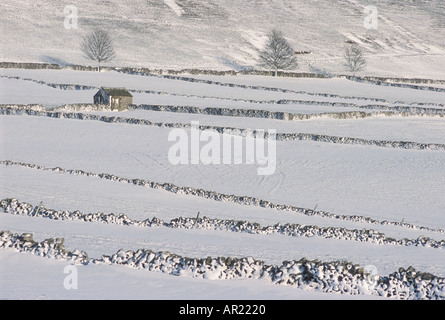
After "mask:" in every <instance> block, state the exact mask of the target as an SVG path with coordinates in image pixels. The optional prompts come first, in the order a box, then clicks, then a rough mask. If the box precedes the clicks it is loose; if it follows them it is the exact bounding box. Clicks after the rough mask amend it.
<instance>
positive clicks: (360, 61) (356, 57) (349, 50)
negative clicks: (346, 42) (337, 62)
mask: <svg viewBox="0 0 445 320" xmlns="http://www.w3.org/2000/svg"><path fill="white" fill-rule="evenodd" d="M344 58H345V67H346V68H347V69H348V70H349V71H351V72H353V73H354V74H355V72H357V71H360V70H363V68H364V67H365V66H366V60H365V57H364V56H363V52H362V49H361V48H360V47H359V46H358V45H357V44H352V45H350V46H348V47H346V50H345V55H344Z"/></svg>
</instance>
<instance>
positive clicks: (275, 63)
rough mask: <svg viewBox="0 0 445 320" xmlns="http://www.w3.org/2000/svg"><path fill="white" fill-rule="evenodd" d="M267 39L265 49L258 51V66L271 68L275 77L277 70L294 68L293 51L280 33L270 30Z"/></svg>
mask: <svg viewBox="0 0 445 320" xmlns="http://www.w3.org/2000/svg"><path fill="white" fill-rule="evenodd" d="M268 37H269V38H268V40H267V43H266V46H265V48H264V49H263V50H262V51H260V60H261V63H260V66H262V67H266V68H272V69H273V70H274V71H275V76H277V75H278V70H289V69H293V68H295V67H296V66H297V65H298V64H297V58H296V57H295V51H294V49H293V48H292V46H291V45H290V44H289V42H288V41H287V40H286V39H285V38H284V36H283V34H282V32H281V31H278V30H272V31H271V32H270V33H269V35H268Z"/></svg>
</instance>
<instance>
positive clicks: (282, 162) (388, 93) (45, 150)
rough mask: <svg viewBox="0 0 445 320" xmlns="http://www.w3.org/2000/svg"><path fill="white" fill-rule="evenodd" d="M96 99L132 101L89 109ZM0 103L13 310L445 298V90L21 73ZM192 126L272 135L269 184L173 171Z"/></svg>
mask: <svg viewBox="0 0 445 320" xmlns="http://www.w3.org/2000/svg"><path fill="white" fill-rule="evenodd" d="M101 86H112V87H126V88H127V89H129V90H130V91H131V92H132V94H133V96H134V99H133V103H134V105H133V106H132V107H131V108H130V109H129V110H127V111H124V112H111V111H107V110H97V109H95V108H94V107H93V106H92V105H91V103H92V97H93V95H94V94H95V93H96V92H97V90H98V88H100V87H101ZM430 86H433V87H436V88H442V87H441V86H440V85H437V86H435V85H430ZM0 90H1V91H0V104H1V106H0V137H1V139H0V146H1V147H0V154H1V157H0V179H1V180H0V181H1V183H0V200H1V199H3V201H2V202H1V203H0V207H1V209H0V211H1V213H0V230H3V231H7V230H8V231H10V232H11V233H5V232H3V233H2V234H1V235H0V241H1V242H0V247H2V248H1V250H0V255H1V259H0V261H1V263H0V288H1V290H0V298H2V299H24V298H31V299H78V298H86V299H98V298H99V299H102V298H106V299H120V298H124V299H127V298H130V299H382V298H387V299H394V298H395V299H404V298H408V299H444V298H445V280H444V278H445V253H444V252H445V251H444V250H445V198H444V196H443V194H444V191H445V189H444V186H443V181H445V134H444V132H445V121H444V115H445V92H443V91H440V90H438V91H433V90H420V89H414V88H410V87H406V86H401V87H393V86H383V85H376V84H373V83H362V82H357V81H352V80H348V79H346V78H344V77H343V78H342V77H337V78H328V79H301V78H272V77H267V76H224V77H219V76H196V75H184V76H179V77H169V76H159V75H138V74H127V73H123V72H116V71H103V72H100V73H98V72H87V71H72V70H24V69H1V70H0ZM24 92H26V93H24ZM192 121H199V125H200V126H201V127H200V128H201V129H202V130H201V134H202V133H204V132H214V133H215V132H221V131H222V130H228V129H230V131H228V132H230V136H231V137H240V139H241V140H242V141H243V143H245V144H246V145H247V140H249V139H252V138H251V137H250V136H249V135H248V133H249V132H250V130H254V129H263V130H265V132H267V131H268V130H271V129H274V130H276V133H277V140H276V161H275V162H274V166H275V170H274V172H273V174H271V175H259V174H258V168H261V167H264V163H257V162H255V163H253V164H249V163H247V162H246V161H242V163H240V164H235V163H227V164H222V163H221V164H203V163H199V164H191V163H190V164H178V165H174V164H172V163H171V161H170V158H169V150H170V148H171V147H172V145H173V144H174V143H175V142H174V141H169V134H170V133H171V132H172V130H175V129H177V130H178V129H179V130H183V132H184V133H186V134H187V136H190V137H191V136H192V134H193V132H192V131H193V130H194V128H193V127H192V126H191V122H192ZM225 132H226V131H225ZM254 140H257V141H260V140H261V139H260V137H259V136H257V137H256V138H254ZM205 144H206V143H205V142H201V144H200V146H201V147H203V146H204V145H205ZM267 149H268V150H267V151H269V152H270V149H269V148H267ZM13 199H16V200H13ZM198 213H199V215H198ZM121 214H123V215H121ZM28 233H30V234H32V235H33V238H32V239H31V238H30V237H29V236H27V235H26V234H28ZM61 238H63V239H64V242H63V244H61V240H57V239H61ZM45 239H53V240H50V241H45ZM221 257H224V258H221ZM229 258H230V259H229ZM302 258H305V259H307V260H302ZM342 261H347V262H342ZM71 265H73V266H75V267H76V272H77V279H78V282H77V284H78V287H77V289H73V288H71V289H69V288H68V289H67V288H66V286H65V280H66V277H68V273H64V270H65V268H66V267H67V266H71ZM409 267H411V268H409ZM401 268H403V269H401ZM412 268H414V269H415V270H416V271H413V269H412ZM70 270H71V269H70ZM416 288H417V289H416Z"/></svg>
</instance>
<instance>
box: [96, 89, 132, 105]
mask: <svg viewBox="0 0 445 320" xmlns="http://www.w3.org/2000/svg"><path fill="white" fill-rule="evenodd" d="M94 103H95V104H107V105H109V106H110V108H111V110H118V111H123V110H127V108H128V105H130V104H132V103H133V96H132V94H131V93H130V92H129V91H128V90H127V89H125V88H107V87H102V88H100V90H99V91H98V92H97V93H96V94H95V95H94Z"/></svg>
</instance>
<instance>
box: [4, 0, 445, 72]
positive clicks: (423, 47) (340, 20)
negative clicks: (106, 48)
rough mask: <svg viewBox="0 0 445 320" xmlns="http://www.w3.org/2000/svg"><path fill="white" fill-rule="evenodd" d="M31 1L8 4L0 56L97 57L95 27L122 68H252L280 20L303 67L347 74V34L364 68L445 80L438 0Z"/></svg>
mask: <svg viewBox="0 0 445 320" xmlns="http://www.w3.org/2000/svg"><path fill="white" fill-rule="evenodd" d="M65 5H67V4H65V3H62V2H60V1H57V0H48V1H45V3H44V4H41V3H39V2H29V1H24V0H19V1H16V0H14V1H12V0H4V1H2V2H1V3H0V12H2V18H1V20H0V29H1V30H2V37H1V39H0V48H1V49H0V61H15V62H17V61H20V62H49V63H58V64H61V65H65V64H81V65H85V64H92V63H91V62H90V61H88V60H86V59H85V58H83V56H82V53H81V51H80V41H81V38H82V36H84V35H85V34H86V33H88V32H89V31H90V30H91V29H92V28H94V27H100V28H103V29H106V30H109V31H110V32H111V34H112V36H113V40H114V44H115V49H116V59H115V60H114V61H112V62H110V63H109V64H110V65H115V66H133V67H134V66H144V67H148V68H173V69H178V68H201V69H224V70H225V69H235V70H239V69H245V68H251V67H256V66H257V62H258V61H257V58H258V53H257V50H258V49H260V48H262V46H263V45H264V43H265V40H266V34H267V32H269V31H270V30H271V29H272V28H278V29H280V30H282V31H283V33H284V34H285V36H286V38H287V39H288V40H289V41H290V42H291V44H292V45H293V46H294V49H295V50H296V51H309V52H311V54H305V55H301V56H300V57H299V61H300V65H299V67H298V69H297V70H300V71H328V72H333V73H344V72H345V70H344V68H343V67H342V56H343V51H344V47H345V45H346V41H355V42H357V43H359V44H360V46H361V47H362V48H363V49H364V50H365V55H366V57H367V60H368V67H367V68H366V69H365V70H364V71H363V73H364V74H372V75H390V76H405V77H423V78H425V77H427V78H437V79H445V76H444V74H443V68H439V67H438V66H441V65H442V66H443V65H444V64H445V42H444V41H445V40H444V39H445V36H444V35H445V16H444V14H445V5H444V2H443V1H439V0H421V1H405V0H396V1H372V0H361V1H359V0H335V1H334V0H332V1H329V0H298V1H297V0H280V1H270V0H261V1H257V0H256V1H253V0H246V1H237V0H229V1H228V0H211V1H198V0H169V1H167V0H135V1H127V2H125V3H124V2H122V1H81V0H78V1H72V2H71V3H70V5H71V6H74V7H75V8H76V10H77V11H76V12H77V16H76V17H77V18H76V19H77V20H76V28H73V29H66V28H65V20H66V18H67V16H69V14H70V13H71V12H72V11H69V10H68V11H66V12H64V10H65ZM369 5H372V6H375V7H376V8H377V10H378V26H377V29H369V28H365V26H364V23H365V21H366V18H367V13H366V12H365V11H364V9H365V8H366V7H367V6H369Z"/></svg>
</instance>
